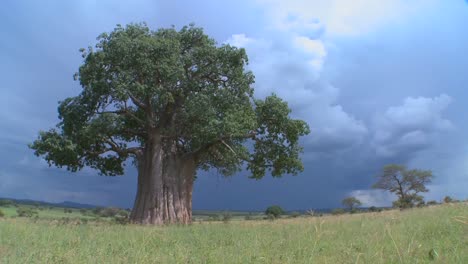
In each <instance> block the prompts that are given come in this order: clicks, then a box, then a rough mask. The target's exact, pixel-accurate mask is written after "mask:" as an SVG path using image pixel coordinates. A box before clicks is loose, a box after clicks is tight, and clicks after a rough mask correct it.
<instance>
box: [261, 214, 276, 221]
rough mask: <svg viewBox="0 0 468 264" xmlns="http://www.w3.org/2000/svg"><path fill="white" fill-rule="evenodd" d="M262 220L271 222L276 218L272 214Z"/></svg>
mask: <svg viewBox="0 0 468 264" xmlns="http://www.w3.org/2000/svg"><path fill="white" fill-rule="evenodd" d="M263 219H265V220H270V221H273V220H275V219H276V217H275V216H274V215H272V214H267V215H266V216H265V217H264V218H263Z"/></svg>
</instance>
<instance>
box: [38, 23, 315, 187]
mask: <svg viewBox="0 0 468 264" xmlns="http://www.w3.org/2000/svg"><path fill="white" fill-rule="evenodd" d="M81 52H82V56H83V58H84V64H83V65H82V66H81V67H80V69H79V72H78V73H77V74H76V75H75V78H76V79H77V80H79V81H80V84H81V86H82V87H83V91H82V92H81V94H79V95H78V96H76V97H71V98H67V99H65V100H63V101H61V102H60V105H59V108H58V110H59V118H60V120H61V121H60V123H59V124H58V125H57V128H55V129H51V130H49V131H45V132H44V131H43V132H40V135H39V138H38V140H36V141H35V142H34V143H33V144H31V148H33V149H34V150H35V154H36V155H39V156H43V157H44V158H45V159H46V160H47V161H48V162H49V164H50V165H56V166H58V167H62V166H64V167H66V168H67V169H69V170H71V171H77V170H80V169H82V168H83V167H84V166H90V167H92V168H95V169H97V170H99V171H100V173H101V174H104V175H121V174H123V172H124V170H123V165H124V161H125V160H126V159H127V158H128V157H131V156H133V157H135V156H138V155H139V154H141V151H142V146H143V145H144V144H145V142H146V141H147V140H148V137H150V136H151V135H150V132H149V130H148V128H151V129H154V131H157V132H158V133H159V134H160V135H161V137H162V138H163V139H164V140H165V141H166V142H168V141H171V142H175V148H177V151H179V152H182V153H193V154H194V155H196V157H197V161H198V162H197V166H198V168H201V169H209V168H217V169H219V171H220V172H221V173H223V174H224V175H231V174H233V173H234V172H236V171H238V170H239V169H240V168H241V167H242V164H245V165H246V167H247V169H249V170H250V171H251V172H252V177H253V178H256V179H259V178H262V177H263V176H264V175H265V173H266V171H267V170H268V171H270V172H271V175H273V176H280V175H282V174H285V173H291V174H295V173H297V172H298V171H301V170H302V164H301V161H300V158H299V154H300V152H301V147H300V146H299V144H298V143H299V137H300V136H303V135H306V134H308V133H309V128H308V126H307V124H306V123H305V122H304V121H301V120H296V119H291V118H290V117H289V114H290V112H291V110H290V109H289V107H288V105H287V103H286V102H284V101H283V100H281V99H280V98H278V97H277V96H276V95H271V96H269V97H267V98H265V99H254V97H253V94H254V90H253V88H252V84H253V83H254V75H253V74H252V72H250V71H246V70H245V69H244V68H245V66H246V65H247V63H248V58H247V54H246V52H245V50H244V49H240V48H237V47H233V46H230V45H227V44H223V45H221V46H218V45H217V44H216V42H215V41H214V40H213V39H211V38H209V37H208V36H207V35H205V34H204V33H203V30H202V29H201V28H197V27H195V26H194V25H190V26H186V27H183V28H182V29H181V30H180V31H177V30H176V29H175V28H167V29H159V30H157V31H151V30H150V29H149V28H148V27H147V26H146V25H145V24H130V25H128V26H126V27H122V26H120V25H119V26H117V28H115V29H114V31H112V32H111V33H104V34H101V35H100V36H99V37H98V44H97V45H96V46H95V48H92V47H89V48H88V49H87V50H85V49H82V50H81ZM247 140H250V141H251V142H252V143H251V144H250V145H249V144H244V143H245V142H246V141H247Z"/></svg>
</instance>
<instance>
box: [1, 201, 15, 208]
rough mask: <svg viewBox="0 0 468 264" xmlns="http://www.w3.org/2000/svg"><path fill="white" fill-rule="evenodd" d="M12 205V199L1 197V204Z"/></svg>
mask: <svg viewBox="0 0 468 264" xmlns="http://www.w3.org/2000/svg"><path fill="white" fill-rule="evenodd" d="M10 205H13V201H12V200H8V199H0V206H5V207H6V206H10Z"/></svg>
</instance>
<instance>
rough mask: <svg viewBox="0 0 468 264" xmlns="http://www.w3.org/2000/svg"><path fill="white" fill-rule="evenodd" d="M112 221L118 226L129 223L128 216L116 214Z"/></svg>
mask: <svg viewBox="0 0 468 264" xmlns="http://www.w3.org/2000/svg"><path fill="white" fill-rule="evenodd" d="M113 220H114V222H115V223H117V224H120V225H126V224H128V223H130V218H129V217H128V215H121V214H117V215H115V216H114V218H113Z"/></svg>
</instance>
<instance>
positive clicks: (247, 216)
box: [244, 214, 253, 221]
mask: <svg viewBox="0 0 468 264" xmlns="http://www.w3.org/2000/svg"><path fill="white" fill-rule="evenodd" d="M244 219H245V220H247V221H249V220H253V217H252V215H251V214H248V215H246V216H245V217H244Z"/></svg>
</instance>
